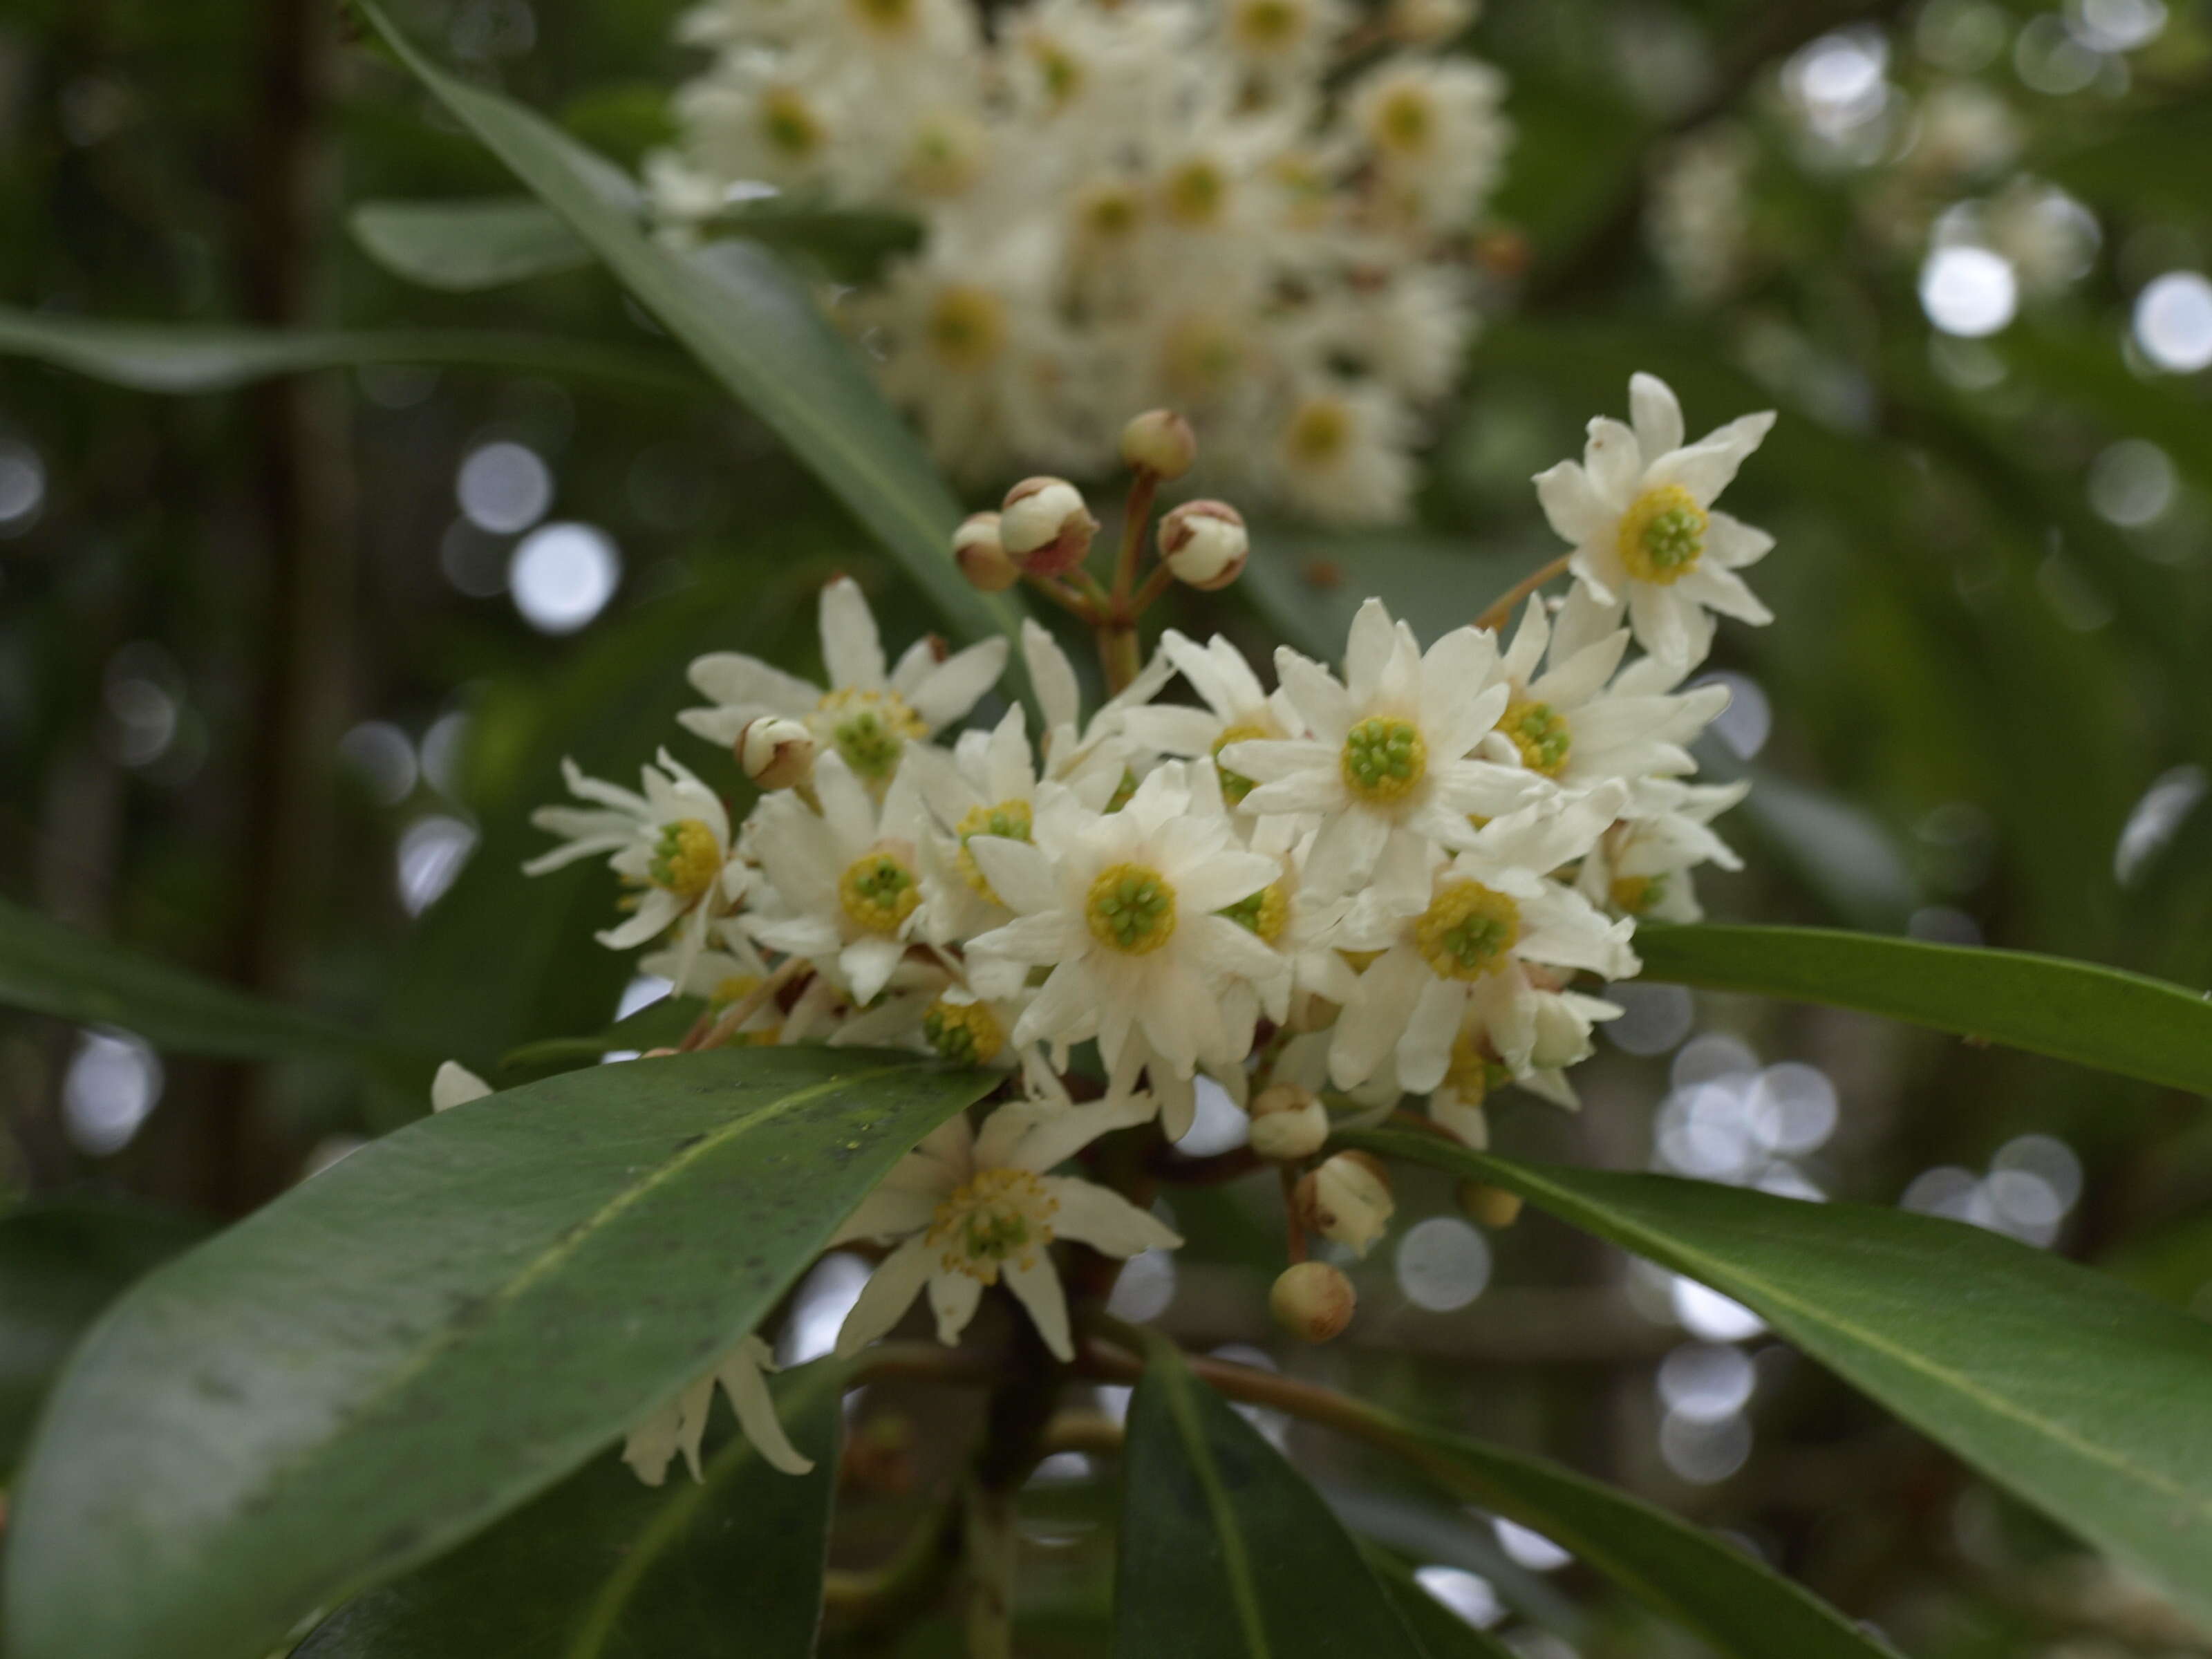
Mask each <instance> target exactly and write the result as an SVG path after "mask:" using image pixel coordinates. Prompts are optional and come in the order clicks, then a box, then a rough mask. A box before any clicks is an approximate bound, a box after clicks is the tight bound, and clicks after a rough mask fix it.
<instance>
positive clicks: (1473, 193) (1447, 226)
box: [1345, 55, 1512, 231]
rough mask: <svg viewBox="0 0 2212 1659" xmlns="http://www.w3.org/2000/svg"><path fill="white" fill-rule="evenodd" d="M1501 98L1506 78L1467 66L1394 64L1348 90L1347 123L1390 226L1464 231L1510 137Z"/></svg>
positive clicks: (1456, 61)
mask: <svg viewBox="0 0 2212 1659" xmlns="http://www.w3.org/2000/svg"><path fill="white" fill-rule="evenodd" d="M1504 94H1505V79H1504V76H1501V75H1500V74H1498V71H1497V70H1494V69H1492V67H1491V66H1490V65H1489V64H1480V63H1477V62H1475V61H1474V59H1472V58H1416V57H1412V56H1403V55H1401V56H1398V57H1394V58H1388V59H1385V60H1384V61H1383V63H1380V64H1376V66H1375V67H1374V68H1373V69H1371V70H1368V71H1367V72H1366V73H1365V74H1364V75H1363V76H1360V78H1359V79H1358V81H1357V82H1354V83H1353V85H1352V89H1351V91H1350V92H1349V93H1347V94H1346V99H1345V113H1346V122H1347V124H1348V125H1349V126H1350V128H1351V130H1352V135H1353V137H1354V139H1355V141H1356V142H1357V143H1358V144H1359V146H1360V147H1361V148H1362V149H1364V152H1365V154H1366V155H1368V156H1369V157H1370V159H1371V160H1372V161H1373V163H1374V165H1375V167H1376V171H1377V173H1379V174H1380V175H1381V179H1382V189H1383V195H1384V197H1385V202H1386V205H1387V208H1388V210H1389V214H1390V216H1392V217H1393V218H1395V219H1400V220H1403V221H1406V222H1410V223H1412V224H1415V225H1419V226H1422V227H1425V228H1430V229H1434V230H1441V231H1460V230H1465V229H1467V228H1468V221H1469V220H1470V219H1471V218H1472V217H1473V216H1474V211H1475V209H1476V208H1477V206H1478V205H1479V204H1480V202H1481V199H1482V197H1483V196H1484V195H1485V194H1486V192H1487V191H1489V189H1490V187H1491V185H1492V184H1493V183H1494V182H1495V181H1496V179H1497V177H1498V168H1499V167H1500V165H1501V164H1502V162H1503V161H1504V155H1505V149H1506V146H1507V144H1508V143H1510V140H1511V137H1512V129H1511V127H1510V125H1507V123H1506V120H1505V118H1504V116H1503V115H1502V114H1501V113H1500V112H1499V110H1498V106H1499V104H1500V102H1501V101H1502V100H1503V99H1504Z"/></svg>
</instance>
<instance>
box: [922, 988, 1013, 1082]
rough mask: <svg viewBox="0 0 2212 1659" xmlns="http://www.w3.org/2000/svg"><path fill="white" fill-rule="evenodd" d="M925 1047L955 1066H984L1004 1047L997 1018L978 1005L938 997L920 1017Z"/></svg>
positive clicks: (1004, 1036) (977, 1003) (997, 1055)
mask: <svg viewBox="0 0 2212 1659" xmlns="http://www.w3.org/2000/svg"><path fill="white" fill-rule="evenodd" d="M921 1034H922V1036H924V1037H925V1038H927V1040H928V1042H929V1046H930V1047H931V1048H934V1049H936V1050H937V1052H938V1053H939V1054H942V1055H944V1057H945V1059H947V1060H951V1061H952V1062H953V1063H954V1064H956V1065H959V1066H988V1065H989V1064H990V1063H991V1062H992V1061H993V1060H996V1059H997V1058H998V1057H999V1053H1000V1050H1001V1049H1003V1048H1005V1047H1006V1032H1004V1031H1003V1030H1000V1028H999V1020H998V1016H996V1015H995V1014H994V1013H993V1012H991V1011H990V1009H989V1008H988V1007H987V1006H984V1005H983V1004H982V1003H980V1002H949V1001H947V1000H945V998H943V997H939V998H938V1000H936V1001H934V1002H933V1003H931V1004H930V1005H929V1012H927V1013H926V1014H924V1015H923V1016H922V1017H921Z"/></svg>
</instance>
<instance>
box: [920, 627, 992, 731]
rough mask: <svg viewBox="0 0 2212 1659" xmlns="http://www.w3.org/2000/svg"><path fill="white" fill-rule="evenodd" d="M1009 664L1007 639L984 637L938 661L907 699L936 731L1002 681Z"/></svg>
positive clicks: (963, 712) (969, 707)
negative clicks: (976, 642) (978, 641)
mask: <svg viewBox="0 0 2212 1659" xmlns="http://www.w3.org/2000/svg"><path fill="white" fill-rule="evenodd" d="M1004 671H1006V641H1004V640H985V641H983V642H982V643H981V644H980V645H971V646H969V647H968V648H967V649H966V650H965V651H958V652H955V653H953V654H952V655H951V656H950V657H948V658H946V659H945V661H943V662H941V663H939V664H938V665H937V666H936V667H935V668H933V669H932V670H931V671H930V672H929V674H928V675H927V678H924V679H923V680H922V682H921V684H920V685H918V686H916V687H915V689H914V690H913V691H912V692H911V693H910V694H909V695H908V697H907V702H909V703H910V704H912V705H913V708H914V712H915V714H919V715H921V718H922V719H923V720H925V721H927V723H928V725H929V727H930V729H931V730H932V731H935V730H936V729H937V728H938V727H939V726H947V725H950V724H951V722H952V721H954V720H958V719H959V718H960V717H961V716H962V715H963V714H966V713H967V712H968V711H969V709H971V708H974V707H975V702H976V700H977V699H978V698H980V697H981V696H982V695H983V694H984V693H985V692H986V691H988V690H990V689H991V688H992V687H993V686H994V685H996V684H998V683H999V676H1000V674H1001V673H1003V672H1004Z"/></svg>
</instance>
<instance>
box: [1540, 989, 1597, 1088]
mask: <svg viewBox="0 0 2212 1659" xmlns="http://www.w3.org/2000/svg"><path fill="white" fill-rule="evenodd" d="M1535 1024H1536V1041H1535V1042H1534V1045H1533V1046H1531V1048H1529V1050H1528V1063H1529V1065H1531V1066H1534V1067H1535V1068H1536V1069H1537V1070H1538V1071H1540V1072H1555V1071H1561V1070H1564V1069H1565V1067H1567V1066H1575V1065H1579V1064H1580V1063H1581V1062H1582V1061H1583V1060H1588V1059H1589V1057H1590V1054H1592V1052H1593V1051H1594V1048H1595V1045H1593V1044H1592V1042H1590V1022H1589V1016H1588V1015H1586V1014H1583V1013H1580V1012H1577V1010H1576V1007H1575V1005H1574V1003H1573V1002H1572V1001H1571V1000H1569V999H1568V998H1565V997H1538V998H1537V999H1536V1017H1535Z"/></svg>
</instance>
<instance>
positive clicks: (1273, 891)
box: [1219, 881, 1291, 945]
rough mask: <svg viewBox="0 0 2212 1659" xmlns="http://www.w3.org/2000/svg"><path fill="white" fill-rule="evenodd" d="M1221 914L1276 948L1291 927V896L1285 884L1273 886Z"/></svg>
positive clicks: (1263, 888)
mask: <svg viewBox="0 0 2212 1659" xmlns="http://www.w3.org/2000/svg"><path fill="white" fill-rule="evenodd" d="M1219 914H1221V915H1225V916H1226V917H1228V918H1229V920H1230V921H1233V922H1235V923H1236V924H1237V926H1238V927H1243V928H1245V929H1248V930H1249V931H1250V932H1251V933H1256V934H1258V935H1259V937H1260V940H1261V943H1262V944H1266V945H1273V943H1274V942H1275V941H1276V940H1277V939H1280V938H1282V936H1283V929H1284V928H1285V927H1289V926H1290V925H1291V896H1290V895H1289V894H1288V893H1287V892H1285V891H1284V890H1283V884H1282V883H1281V882H1279V881H1278V882H1274V883H1271V884H1269V885H1267V886H1266V887H1262V888H1261V890H1259V891H1258V892H1256V893H1253V894H1250V895H1249V896H1246V897H1244V898H1241V899H1239V900H1237V902H1236V903H1234V904H1232V905H1231V906H1229V908H1226V909H1225V910H1223V911H1221V912H1220V913H1219Z"/></svg>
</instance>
